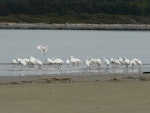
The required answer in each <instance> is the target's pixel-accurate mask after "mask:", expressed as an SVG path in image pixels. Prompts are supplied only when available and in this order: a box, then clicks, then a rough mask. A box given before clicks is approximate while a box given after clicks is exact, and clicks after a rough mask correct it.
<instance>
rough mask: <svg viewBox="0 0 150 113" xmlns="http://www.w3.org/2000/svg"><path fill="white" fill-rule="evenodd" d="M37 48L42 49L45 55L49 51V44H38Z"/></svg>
mask: <svg viewBox="0 0 150 113" xmlns="http://www.w3.org/2000/svg"><path fill="white" fill-rule="evenodd" d="M36 48H37V49H38V50H40V51H42V52H43V54H44V55H45V54H46V53H47V51H48V47H47V45H38V46H37V47H36Z"/></svg>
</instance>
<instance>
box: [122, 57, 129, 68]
mask: <svg viewBox="0 0 150 113" xmlns="http://www.w3.org/2000/svg"><path fill="white" fill-rule="evenodd" d="M123 60H124V64H125V65H126V67H128V66H129V65H130V60H129V59H128V58H126V57H124V59H123Z"/></svg>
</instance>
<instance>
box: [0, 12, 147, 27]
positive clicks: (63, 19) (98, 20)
mask: <svg viewBox="0 0 150 113" xmlns="http://www.w3.org/2000/svg"><path fill="white" fill-rule="evenodd" d="M0 22H5V23H48V24H51V23H93V24H150V17H149V16H133V15H111V14H88V13H82V14H78V15H77V14H71V15H58V14H41V15H23V14H20V15H19V14H18V15H7V16H0Z"/></svg>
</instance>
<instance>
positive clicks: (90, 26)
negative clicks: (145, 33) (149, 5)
mask: <svg viewBox="0 0 150 113" xmlns="http://www.w3.org/2000/svg"><path fill="white" fill-rule="evenodd" d="M0 29H49V30H150V25H149V24H46V23H0Z"/></svg>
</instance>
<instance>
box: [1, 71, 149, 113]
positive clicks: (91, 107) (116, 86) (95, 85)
mask: <svg viewBox="0 0 150 113" xmlns="http://www.w3.org/2000/svg"><path fill="white" fill-rule="evenodd" d="M0 83H1V85H0V95H1V96H0V113H150V75H149V74H144V75H143V74H141V75H99V74H87V75H86V74H85V75H84V74H83V75H82V76H81V75H80V76H77V75H64V76H62V75H61V76H23V77H0Z"/></svg>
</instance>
